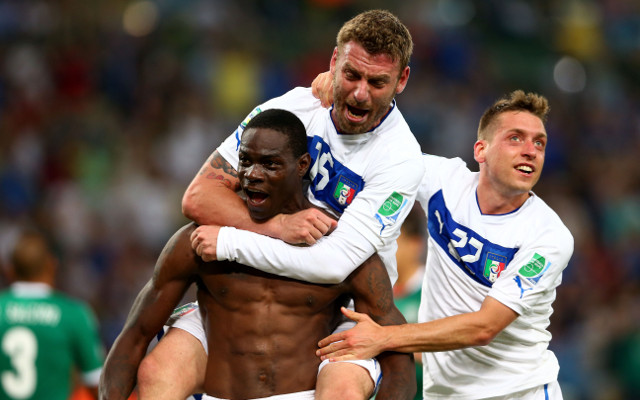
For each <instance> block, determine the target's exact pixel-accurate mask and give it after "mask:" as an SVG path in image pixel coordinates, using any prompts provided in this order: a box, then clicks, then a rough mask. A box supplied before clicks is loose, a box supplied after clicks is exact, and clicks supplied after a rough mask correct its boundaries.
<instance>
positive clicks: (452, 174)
mask: <svg viewBox="0 0 640 400" xmlns="http://www.w3.org/2000/svg"><path fill="white" fill-rule="evenodd" d="M422 163H423V169H424V174H423V176H422V181H421V182H420V192H419V201H420V202H421V203H424V202H425V201H428V200H429V198H430V197H431V196H433V195H434V194H435V193H437V192H438V191H439V190H441V189H442V190H443V191H446V192H447V193H448V194H450V195H454V196H457V195H458V194H459V193H461V192H462V191H464V190H465V189H466V188H467V187H468V185H470V184H473V183H474V182H475V179H476V175H477V174H476V173H474V172H472V171H470V170H469V169H468V168H467V164H466V163H465V162H464V161H463V160H462V159H461V158H459V157H456V158H445V157H440V156H435V155H431V154H424V155H423V156H422Z"/></svg>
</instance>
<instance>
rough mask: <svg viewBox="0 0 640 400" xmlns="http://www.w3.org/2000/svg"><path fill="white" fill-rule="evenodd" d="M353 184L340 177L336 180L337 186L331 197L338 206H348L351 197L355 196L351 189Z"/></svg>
mask: <svg viewBox="0 0 640 400" xmlns="http://www.w3.org/2000/svg"><path fill="white" fill-rule="evenodd" d="M352 186H354V184H353V183H351V182H350V181H349V180H348V179H347V178H345V177H344V176H340V178H338V185H337V186H336V191H335V192H333V197H334V198H335V199H336V200H337V201H338V204H340V205H349V204H351V201H353V196H355V194H356V191H355V190H354V189H353V187H352Z"/></svg>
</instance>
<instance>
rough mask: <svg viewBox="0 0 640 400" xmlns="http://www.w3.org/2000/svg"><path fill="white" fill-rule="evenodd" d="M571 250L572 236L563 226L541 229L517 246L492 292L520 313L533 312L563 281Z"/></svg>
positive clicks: (490, 294) (495, 296)
mask: <svg viewBox="0 0 640 400" xmlns="http://www.w3.org/2000/svg"><path fill="white" fill-rule="evenodd" d="M572 254H573V237H572V236H571V233H570V232H569V231H568V230H567V229H566V228H564V226H563V227H561V228H555V229H554V228H549V229H547V230H541V234H540V235H539V236H538V237H537V238H536V240H535V241H533V242H532V243H531V244H530V245H527V246H525V247H524V248H521V249H520V250H518V252H517V253H516V256H515V257H514V259H513V260H511V262H510V263H509V265H508V266H507V268H506V269H505V271H504V272H503V273H502V274H501V275H500V277H499V278H498V279H497V280H496V282H495V284H494V285H493V287H492V288H491V290H490V292H489V296H491V297H493V298H495V299H496V300H498V301H499V302H501V303H502V304H504V305H506V306H507V307H509V308H511V309H512V310H514V311H515V312H517V313H518V314H520V315H523V314H528V313H530V312H532V311H533V310H534V309H535V308H536V307H540V306H541V304H544V300H543V298H545V297H547V296H548V293H549V292H551V291H553V290H555V288H556V287H557V286H558V285H559V284H560V282H561V280H562V272H563V270H564V269H565V268H566V267H567V264H568V263H569V259H570V258H571V255H572ZM554 297H555V296H554Z"/></svg>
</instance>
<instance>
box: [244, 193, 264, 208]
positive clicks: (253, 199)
mask: <svg viewBox="0 0 640 400" xmlns="http://www.w3.org/2000/svg"><path fill="white" fill-rule="evenodd" d="M244 193H245V194H246V195H247V199H248V201H249V202H250V203H251V204H253V205H260V204H262V203H264V202H265V200H267V198H268V197H269V195H268V194H266V193H264V192H259V191H256V190H250V189H245V190H244Z"/></svg>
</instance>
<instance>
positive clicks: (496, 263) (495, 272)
mask: <svg viewBox="0 0 640 400" xmlns="http://www.w3.org/2000/svg"><path fill="white" fill-rule="evenodd" d="M506 267H507V263H506V257H504V256H501V255H500V254H494V253H487V258H486V260H485V262H484V273H483V275H484V277H485V278H487V279H488V280H489V281H490V282H491V283H494V282H495V281H496V279H498V277H499V276H500V273H501V272H502V271H504V269H505V268H506Z"/></svg>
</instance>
